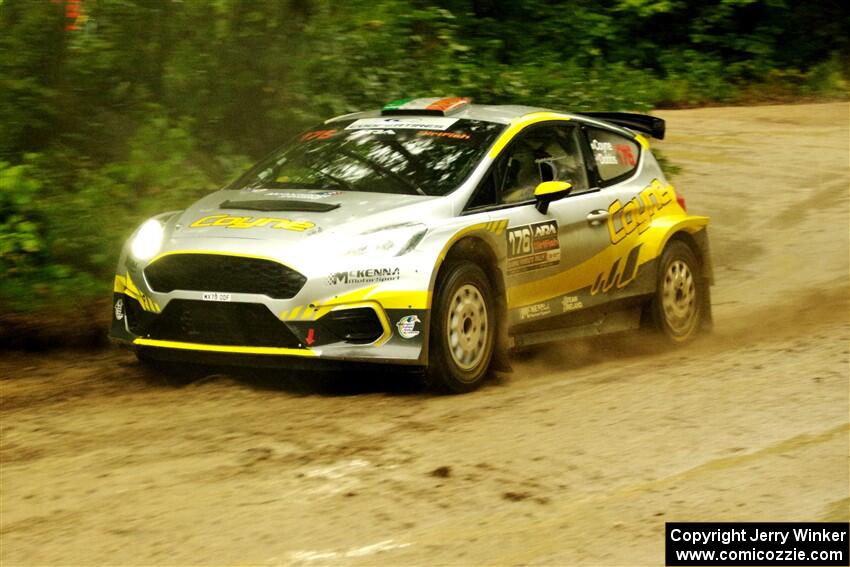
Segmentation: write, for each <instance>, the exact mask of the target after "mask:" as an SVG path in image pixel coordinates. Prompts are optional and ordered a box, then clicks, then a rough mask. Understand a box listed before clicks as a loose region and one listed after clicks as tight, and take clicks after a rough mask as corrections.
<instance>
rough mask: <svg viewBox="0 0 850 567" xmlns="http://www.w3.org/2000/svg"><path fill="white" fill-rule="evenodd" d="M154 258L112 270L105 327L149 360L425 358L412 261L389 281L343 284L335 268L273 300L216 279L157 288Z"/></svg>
mask: <svg viewBox="0 0 850 567" xmlns="http://www.w3.org/2000/svg"><path fill="white" fill-rule="evenodd" d="M177 253H179V252H177ZM173 254H175V253H174V252H172V253H170V255H173ZM217 254H221V253H220V252H219V253H217ZM156 260H157V259H154V260H153V261H151V262H149V263H148V264H146V265H145V266H140V265H136V264H134V263H133V262H132V261H128V262H126V263H123V264H122V265H121V266H119V274H118V275H117V276H116V278H115V285H114V290H113V301H112V303H113V313H112V325H111V330H110V337H111V338H112V339H114V340H116V341H118V342H122V343H126V344H131V345H134V346H135V347H137V348H139V349H143V350H144V351H145V352H146V353H147V354H152V355H153V356H152V358H170V359H174V358H176V359H183V360H191V361H210V362H216V361H218V362H220V359H221V358H222V357H224V358H230V359H233V360H234V361H236V359H238V358H239V357H252V358H259V359H262V360H266V361H267V362H269V363H270V364H271V365H278V364H280V365H282V366H290V365H292V362H293V361H295V360H307V359H323V360H334V361H362V362H375V363H386V364H401V365H424V364H427V358H426V340H427V339H426V337H427V334H428V333H427V332H426V328H427V327H426V325H427V322H428V313H429V309H428V308H429V302H430V297H429V294H428V292H427V291H426V290H427V274H421V275H420V273H419V272H420V270H419V269H418V268H416V267H414V266H405V267H402V266H398V270H397V272H398V277H397V278H395V277H394V278H390V279H388V281H374V282H373V281H366V282H364V281H362V279H363V278H360V279H358V278H351V280H352V281H353V283H352V284H350V285H346V282H345V281H341V278H339V277H333V276H335V275H336V276H338V275H339V274H340V273H341V272H337V273H336V274H328V273H320V274H315V275H314V276H313V277H306V278H305V279H306V282H305V283H304V285H303V287H301V289H300V290H299V291H298V292H297V293H296V294H295V295H294V296H293V297H291V298H286V299H279V298H278V299H275V298H271V297H269V296H267V295H264V294H256V293H230V292H222V291H221V290H220V289H216V288H217V287H220V286H219V285H217V283H216V282H214V281H211V282H210V283H209V284H208V286H207V284H206V283H204V284H203V285H204V286H205V287H209V289H205V290H198V289H194V290H183V289H173V290H171V291H166V292H160V291H157V290H155V289H153V288H152V287H151V285H150V283H149V279H148V277H146V270H145V268H147V267H148V266H150V265H151V264H153V263H154V262H155V261H156ZM393 270H394V271H393V274H395V267H394V268H393ZM423 276H425V277H423ZM423 282H424V285H423ZM197 287H199V286H197ZM417 287H418V288H419V289H418V290H416V288H417ZM423 288H424V289H423ZM411 289H414V290H413V291H411ZM236 363H238V362H236Z"/></svg>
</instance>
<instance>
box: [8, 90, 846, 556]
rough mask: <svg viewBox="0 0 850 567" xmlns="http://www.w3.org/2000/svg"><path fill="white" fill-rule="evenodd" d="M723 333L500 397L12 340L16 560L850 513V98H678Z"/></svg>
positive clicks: (311, 547) (453, 546)
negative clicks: (726, 101)
mask: <svg viewBox="0 0 850 567" xmlns="http://www.w3.org/2000/svg"><path fill="white" fill-rule="evenodd" d="M660 115H661V116H662V117H663V118H665V119H667V120H668V131H669V133H670V134H669V139H668V140H667V141H665V142H664V143H663V144H658V145H659V146H661V147H662V148H663V151H664V152H665V153H666V155H667V156H668V157H669V158H671V160H672V161H673V162H674V163H676V164H678V165H681V166H683V167H684V171H683V172H682V174H681V175H679V176H678V177H677V178H675V179H674V182H675V184H676V185H677V187H678V188H679V189H680V190H681V191H682V192H683V193H684V194H685V196H686V197H687V201H688V206H689V208H690V210H692V211H695V212H699V213H701V214H702V213H704V214H708V215H710V216H711V217H713V221H712V223H713V224H712V244H713V253H714V259H715V263H716V275H717V285H716V286H715V288H714V290H713V296H714V301H715V318H716V331H715V333H714V334H713V335H712V336H709V337H705V338H703V339H701V340H700V341H699V342H697V343H696V344H693V345H691V346H689V347H687V348H684V349H681V350H673V351H670V350H666V349H659V348H658V347H657V346H653V345H651V344H646V343H644V342H643V340H642V339H638V338H619V339H616V340H612V339H606V340H597V341H591V342H580V343H572V344H563V345H557V346H552V347H548V348H546V349H544V350H543V351H541V352H538V353H537V354H536V355H534V356H529V357H526V358H524V359H522V360H519V361H517V363H516V368H515V372H514V373H513V374H509V375H505V376H503V377H501V378H500V379H499V380H497V381H496V382H495V383H493V384H492V385H490V386H488V387H486V388H485V389H483V390H481V391H480V392H477V393H474V394H471V395H467V396H460V397H431V396H429V395H427V394H424V393H422V392H419V391H415V390H411V389H409V388H408V389H406V388H404V387H399V386H397V385H395V384H394V381H393V379H392V377H384V378H376V379H369V380H366V379H362V377H356V376H341V377H339V378H338V379H337V380H336V381H335V382H331V383H328V382H327V381H322V382H318V383H317V382H315V381H314V380H312V379H311V378H310V377H298V376H295V377H288V378H282V379H276V378H275V377H274V376H270V375H268V374H262V375H260V374H258V375H253V376H242V377H230V376H213V377H209V378H207V379H206V380H203V381H201V382H197V383H194V384H192V385H189V386H187V387H184V388H174V387H170V386H168V385H166V384H164V383H162V382H161V381H159V380H157V379H156V377H151V376H146V375H145V374H144V373H143V372H142V371H141V370H140V369H139V367H138V366H137V365H136V363H135V360H134V359H133V358H132V357H131V356H130V355H127V354H124V353H121V352H113V351H108V352H99V353H96V354H79V353H59V354H57V353H50V354H45V355H43V356H30V355H13V354H8V353H6V354H2V355H0V357H2V358H0V377H2V378H0V388H2V414H1V415H2V447H0V449H2V451H0V459H2V461H1V462H2V477H1V478H0V504H1V505H2V509H0V513H2V516H0V534H2V535H0V537H2V539H0V543H2V547H0V562H2V564H3V565H7V566H11V565H58V564H63V565H68V564H84V565H140V564H145V565H160V564H169V565H175V564H179V565H194V564H203V565H229V564H236V563H239V564H303V565H322V564H343V565H376V564H386V565H405V564H410V565H442V564H450V565H457V564H471V565H484V564H497V565H515V564H533V565H555V564H557V565H582V564H586V565H660V564H662V563H663V541H664V539H663V529H664V522H666V521H687V520H691V521H712V520H717V521H734V520H742V521H756V520H777V521H779V520H783V521H792V520H811V521H817V520H828V519H830V520H844V521H846V520H847V518H848V506H850V504H848V503H849V502H850V501H848V487H849V486H850V479H848V431H849V430H848V391H850V387H849V386H848V378H849V377H850V361H849V360H848V357H850V352H848V351H850V316H848V285H849V284H848V273H849V272H850V268H849V267H848V259H849V258H850V253H848V233H849V231H850V227H848V193H850V190H848V188H850V177H848V175H849V173H848V170H849V169H850V167H849V166H850V164H848V160H850V147H848V145H849V144H850V132H848V122H850V105H848V104H823V105H800V106H776V107H770V106H768V107H757V108H711V109H702V110H684V111H670V112H663V113H660Z"/></svg>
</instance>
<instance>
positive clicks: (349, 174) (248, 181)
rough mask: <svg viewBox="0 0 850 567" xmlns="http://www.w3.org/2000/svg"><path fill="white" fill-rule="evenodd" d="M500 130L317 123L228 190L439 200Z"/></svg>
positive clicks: (412, 120) (403, 122)
mask: <svg viewBox="0 0 850 567" xmlns="http://www.w3.org/2000/svg"><path fill="white" fill-rule="evenodd" d="M503 129H504V126H503V125H501V124H494V123H492V122H482V121H478V120H466V119H455V118H449V117H443V116H438V117H406V116H399V117H382V118H363V119H359V120H345V121H339V122H333V123H330V124H323V125H321V126H319V127H317V128H315V129H313V130H310V131H308V132H305V133H304V134H301V135H300V136H299V137H297V138H296V139H295V140H294V141H293V142H292V143H290V144H288V145H286V146H284V147H282V148H280V149H278V150H276V151H275V152H273V153H272V154H271V155H270V156H269V157H267V158H266V159H264V160H263V161H261V162H260V163H259V164H257V165H256V166H254V167H253V168H252V169H251V170H249V171H248V172H247V173H245V174H244V175H242V176H241V177H240V178H239V179H237V180H236V181H234V182H233V183H232V184H231V185H230V186H229V187H228V189H280V188H288V189H330V188H332V189H334V190H338V191H363V192H372V193H394V194H409V195H446V194H447V193H450V192H451V191H452V190H454V189H455V188H457V187H458V186H459V185H460V184H461V183H462V182H463V181H464V180H465V179H466V177H467V176H468V175H469V174H470V173H471V171H472V169H473V168H474V167H475V165H476V164H477V163H478V162H479V160H480V159H481V157H482V156H483V155H484V152H486V151H487V148H489V147H490V145H491V144H492V143H493V141H494V140H495V138H496V136H497V135H498V134H499V133H500V132H501V131H502V130H503Z"/></svg>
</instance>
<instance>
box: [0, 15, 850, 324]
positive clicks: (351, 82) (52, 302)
mask: <svg viewBox="0 0 850 567" xmlns="http://www.w3.org/2000/svg"><path fill="white" fill-rule="evenodd" d="M64 8H65V6H64V2H62V1H61V0H56V1H51V0H2V1H0V27H2V29H3V34H0V271H2V277H0V308H4V309H10V308H11V309H15V310H21V309H39V308H43V307H45V306H50V307H53V306H56V305H59V304H62V303H63V302H65V303H68V304H73V303H74V302H75V301H84V300H85V298H86V297H88V296H94V295H103V294H108V281H109V279H110V275H111V271H112V269H113V266H114V263H115V260H116V258H117V255H118V253H119V248H120V245H121V242H122V241H123V239H124V238H125V237H126V236H127V235H128V234H129V233H130V232H131V231H132V230H133V228H134V227H135V226H136V225H137V224H138V223H139V222H141V221H142V220H144V219H145V218H147V217H149V216H151V215H153V214H155V213H158V212H161V211H165V210H171V209H179V208H182V207H183V206H185V205H186V204H187V203H189V202H191V201H192V200H194V199H195V198H197V197H198V196H200V195H202V194H204V193H205V192H206V191H208V190H210V189H213V188H215V187H218V186H221V185H222V184H223V183H225V182H226V181H228V180H230V179H231V178H233V177H234V176H236V175H238V174H239V173H240V172H241V171H242V170H243V169H244V168H245V167H247V165H248V164H249V162H250V161H253V160H255V159H257V158H258V157H260V156H261V155H262V154H264V153H266V152H267V151H269V150H270V149H272V148H273V147H275V146H276V145H278V144H280V143H281V142H283V141H284V140H285V139H287V138H288V137H290V136H292V135H294V134H296V133H297V132H298V131H300V130H302V129H303V128H305V127H306V126H308V125H309V124H311V123H315V122H317V121H319V120H322V119H324V118H325V117H327V116H330V115H335V114H341V113H345V112H350V111H354V110H358V109H361V108H368V107H376V106H379V105H380V104H382V103H383V102H385V101H388V100H391V99H393V98H400V97H407V96H417V95H420V96H429V95H431V96H433V95H453V94H456V95H466V96H472V97H473V98H475V99H476V100H478V101H481V102H491V103H512V104H533V105H541V106H549V107H553V108H562V109H572V110H590V109H593V110H643V111H646V110H649V109H651V108H653V107H656V106H688V105H698V104H705V103H714V102H737V101H741V100H744V101H752V100H753V99H754V97H755V98H756V99H757V97H759V96H761V97H762V99H763V98H765V97H767V98H774V97H777V96H783V97H787V96H800V95H803V96H812V95H827V96H838V97H846V96H847V92H848V76H850V39H848V26H846V22H847V8H846V2H844V0H821V1H820V2H816V3H813V2H804V1H803V0H605V1H603V2H597V1H591V0H521V1H520V0H439V1H437V2H432V3H425V2H422V1H421V0H369V1H368V2H367V1H365V0H352V1H347V2H334V1H332V0H285V1H284V0H211V1H209V2H195V1H192V2H189V1H186V2H148V1H145V0H97V1H95V0H83V1H82V8H83V14H84V17H83V18H82V19H81V20H78V21H76V22H73V24H74V26H73V27H76V28H78V29H66V27H67V25H68V24H69V23H71V22H69V21H68V20H67V18H66V14H65V10H64ZM665 167H667V168H670V167H671V166H670V164H666V163H665Z"/></svg>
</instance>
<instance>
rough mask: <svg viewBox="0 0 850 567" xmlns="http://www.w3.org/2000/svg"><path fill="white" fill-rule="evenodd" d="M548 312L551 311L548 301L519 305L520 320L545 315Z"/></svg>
mask: <svg viewBox="0 0 850 567" xmlns="http://www.w3.org/2000/svg"><path fill="white" fill-rule="evenodd" d="M550 313H552V308H551V307H550V306H549V304H548V303H535V304H534V305H527V306H526V307H520V309H519V318H520V319H521V320H529V319H537V318H538V317H545V316H546V315H549V314H550Z"/></svg>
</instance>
